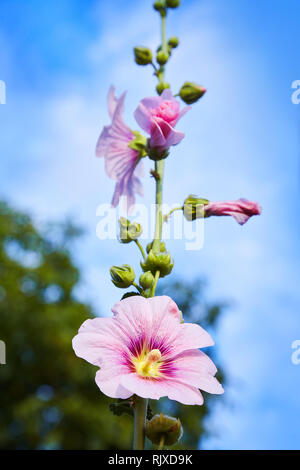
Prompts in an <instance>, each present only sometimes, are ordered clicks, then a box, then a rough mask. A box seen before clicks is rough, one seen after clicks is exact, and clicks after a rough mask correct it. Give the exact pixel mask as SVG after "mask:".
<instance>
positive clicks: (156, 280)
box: [151, 271, 160, 297]
mask: <svg viewBox="0 0 300 470" xmlns="http://www.w3.org/2000/svg"><path fill="white" fill-rule="evenodd" d="M159 275H160V272H159V271H156V273H155V277H154V281H153V285H152V290H151V297H154V295H155V289H156V286H157V282H158V279H159Z"/></svg>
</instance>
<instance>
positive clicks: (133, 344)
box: [73, 296, 223, 405]
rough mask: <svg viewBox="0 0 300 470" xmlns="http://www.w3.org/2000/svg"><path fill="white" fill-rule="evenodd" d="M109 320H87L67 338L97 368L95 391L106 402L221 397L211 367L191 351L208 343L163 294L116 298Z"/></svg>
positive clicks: (200, 401) (188, 400) (191, 400)
mask: <svg viewBox="0 0 300 470" xmlns="http://www.w3.org/2000/svg"><path fill="white" fill-rule="evenodd" d="M112 311H113V313H114V316H113V317H112V318H94V319H93V320H87V321H85V322H84V323H83V325H82V326H81V328H80V329H79V332H78V335H77V336H75V337H74V339H73V348H74V351H75V353H76V355H77V356H79V357H81V358H83V359H85V360H86V361H88V362H91V363H92V364H94V365H96V366H99V367H101V369H100V370H99V371H98V372H97V374H96V383H97V385H98V387H99V388H100V390H101V391H102V392H103V393H105V394H106V395H108V396H109V397H112V398H123V399H126V398H129V397H130V396H131V395H133V394H136V395H139V396H140V397H143V398H151V399H159V398H161V397H163V396H168V397H169V398H170V399H171V400H176V401H179V402H181V403H184V404H186V405H202V404H203V397H202V394H201V393H200V391H199V389H202V390H204V391H206V392H209V393H216V394H220V393H223V388H222V386H221V385H220V383H219V382H218V381H217V379H216V378H215V377H214V375H215V374H216V372H217V369H216V367H215V365H214V363H213V362H212V361H211V359H209V357H208V356H207V355H206V354H204V353H203V352H202V351H200V350H199V349H197V348H203V347H206V346H211V345H213V344H214V343H213V340H212V338H211V337H210V335H209V334H208V333H207V332H206V331H205V330H204V329H203V328H201V327H200V326H199V325H196V324H192V323H190V324H189V323H181V320H180V312H179V310H178V307H177V305H176V304H175V302H174V301H173V300H172V299H171V298H170V297H167V296H161V297H153V298H149V299H146V298H144V297H141V296H134V297H128V298H126V299H124V300H121V301H120V302H118V303H117V304H115V306H114V307H113V309H112Z"/></svg>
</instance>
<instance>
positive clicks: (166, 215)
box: [163, 206, 183, 222]
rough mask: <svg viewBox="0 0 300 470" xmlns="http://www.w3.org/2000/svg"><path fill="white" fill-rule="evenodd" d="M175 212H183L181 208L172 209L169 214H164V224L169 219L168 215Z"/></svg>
mask: <svg viewBox="0 0 300 470" xmlns="http://www.w3.org/2000/svg"><path fill="white" fill-rule="evenodd" d="M175 211H183V206H180V207H174V209H171V210H170V212H168V213H167V214H165V215H164V217H163V219H164V222H166V221H167V220H168V218H169V217H170V215H171V214H173V212H175Z"/></svg>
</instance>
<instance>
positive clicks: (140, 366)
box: [133, 349, 161, 377]
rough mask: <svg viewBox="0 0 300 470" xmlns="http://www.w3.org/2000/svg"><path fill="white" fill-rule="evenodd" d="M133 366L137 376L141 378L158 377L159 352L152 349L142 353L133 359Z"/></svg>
mask: <svg viewBox="0 0 300 470" xmlns="http://www.w3.org/2000/svg"><path fill="white" fill-rule="evenodd" d="M133 364H134V366H135V369H136V371H137V373H138V374H139V375H141V376H142V377H159V376H160V372H159V369H160V366H161V352H160V350H159V349H152V350H151V351H150V352H148V353H147V352H144V353H143V354H141V356H139V357H137V358H134V359H133Z"/></svg>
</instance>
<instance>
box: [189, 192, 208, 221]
mask: <svg viewBox="0 0 300 470" xmlns="http://www.w3.org/2000/svg"><path fill="white" fill-rule="evenodd" d="M207 204H209V201H208V199H203V198H200V197H198V196H194V195H193V194H190V195H189V196H188V197H187V198H186V199H185V201H184V203H183V215H184V217H185V218H186V220H189V221H190V220H195V219H202V218H203V217H205V208H204V206H205V205H207Z"/></svg>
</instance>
